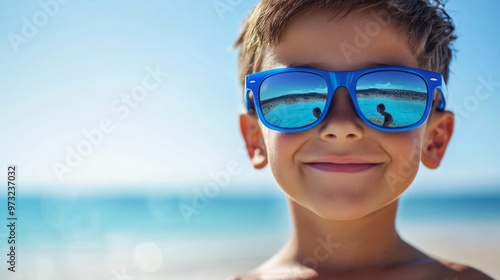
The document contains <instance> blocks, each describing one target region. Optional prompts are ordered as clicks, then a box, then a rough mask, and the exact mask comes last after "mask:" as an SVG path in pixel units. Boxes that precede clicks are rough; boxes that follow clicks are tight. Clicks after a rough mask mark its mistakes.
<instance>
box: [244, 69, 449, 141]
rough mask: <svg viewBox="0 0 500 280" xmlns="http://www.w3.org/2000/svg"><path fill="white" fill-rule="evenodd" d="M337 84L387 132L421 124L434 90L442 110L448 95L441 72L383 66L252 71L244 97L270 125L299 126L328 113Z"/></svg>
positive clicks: (278, 127) (302, 128)
mask: <svg viewBox="0 0 500 280" xmlns="http://www.w3.org/2000/svg"><path fill="white" fill-rule="evenodd" d="M339 87H345V88H347V90H348V91H349V94H350V95H351V99H352V101H353V104H354V109H355V110H356V112H357V114H358V116H359V117H360V119H361V120H363V122H364V123H366V124H367V125H368V126H369V127H371V128H374V129H377V130H380V131H385V132H402V131H408V130H412V129H415V128H418V127H419V126H421V125H422V124H423V123H424V122H425V121H426V120H427V118H428V117H429V113H430V111H431V108H432V104H433V101H434V98H435V96H434V93H435V92H436V90H437V91H438V92H439V93H440V95H441V98H440V101H439V102H440V103H439V104H438V107H437V109H438V110H441V111H442V110H444V108H445V96H446V95H447V90H446V85H445V82H444V79H443V77H442V75H441V74H439V73H435V72H430V71H426V70H422V69H417V68H409V67H399V66H382V67H374V68H367V69H361V70H357V71H345V72H330V71H323V70H319V69H311V68H282V69H273V70H268V71H263V72H258V73H254V74H250V75H248V76H247V77H246V81H245V88H246V93H245V102H246V106H247V110H248V111H249V112H254V111H257V114H258V116H259V118H260V120H261V121H262V123H263V124H264V125H265V126H266V127H268V128H269V129H272V130H276V131H280V132H300V131H305V130H308V129H311V128H313V127H315V126H316V125H318V124H319V123H321V122H322V121H323V119H325V117H326V115H327V113H328V108H330V105H331V103H332V100H333V94H334V92H335V90H336V89H337V88H339ZM252 96H253V101H252Z"/></svg>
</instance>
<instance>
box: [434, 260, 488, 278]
mask: <svg viewBox="0 0 500 280" xmlns="http://www.w3.org/2000/svg"><path fill="white" fill-rule="evenodd" d="M440 263H441V264H442V265H443V266H445V267H446V268H447V269H449V270H450V271H452V272H453V273H454V274H455V275H456V277H455V279H456V280H493V278H492V277H490V276H488V275H487V274H485V273H483V272H481V271H479V270H477V269H475V268H472V267H470V266H467V265H462V264H457V263H453V262H447V261H441V262H440ZM452 280H454V279H452Z"/></svg>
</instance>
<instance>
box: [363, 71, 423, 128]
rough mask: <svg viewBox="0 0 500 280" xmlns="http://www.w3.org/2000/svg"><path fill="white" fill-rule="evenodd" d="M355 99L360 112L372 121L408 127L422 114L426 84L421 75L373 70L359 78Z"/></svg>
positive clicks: (381, 124)
mask: <svg viewBox="0 0 500 280" xmlns="http://www.w3.org/2000/svg"><path fill="white" fill-rule="evenodd" d="M356 99H357V102H358V105H359V108H360V110H361V113H362V114H363V115H364V117H365V118H366V119H367V120H368V121H370V122H371V123H372V124H375V125H377V126H384V127H407V126H410V125H413V124H416V123H418V122H419V121H420V120H421V119H422V117H423V116H424V112H425V108H426V105H427V85H426V83H425V81H424V80H423V79H422V78H421V77H419V76H417V75H415V74H411V73H407V72H400V71H380V72H374V73H369V74H366V75H364V76H362V77H360V78H359V79H358V81H357V83H356ZM380 105H383V106H380ZM382 108H383V109H382Z"/></svg>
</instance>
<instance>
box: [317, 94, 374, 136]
mask: <svg viewBox="0 0 500 280" xmlns="http://www.w3.org/2000/svg"><path fill="white" fill-rule="evenodd" d="M363 132H364V129H363V124H362V121H361V119H360V118H359V117H358V115H357V113H356V110H355V109H354V104H353V103H352V99H351V96H350V95H349V92H348V91H347V89H346V88H338V89H337V90H336V91H335V93H334V95H333V100H332V103H331V104H330V108H329V109H328V113H327V115H326V118H325V119H324V120H323V122H322V123H321V124H320V134H321V138H322V139H324V140H337V141H341V140H346V141H354V140H358V139H361V138H362V137H363Z"/></svg>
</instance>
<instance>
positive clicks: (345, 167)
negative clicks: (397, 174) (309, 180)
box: [306, 162, 380, 173]
mask: <svg viewBox="0 0 500 280" xmlns="http://www.w3.org/2000/svg"><path fill="white" fill-rule="evenodd" d="M306 165H307V166H309V167H311V168H313V169H317V170H321V171H327V172H337V173H356V172H362V171H365V170H370V169H372V168H375V167H377V166H379V165H380V163H332V162H309V163H306Z"/></svg>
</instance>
